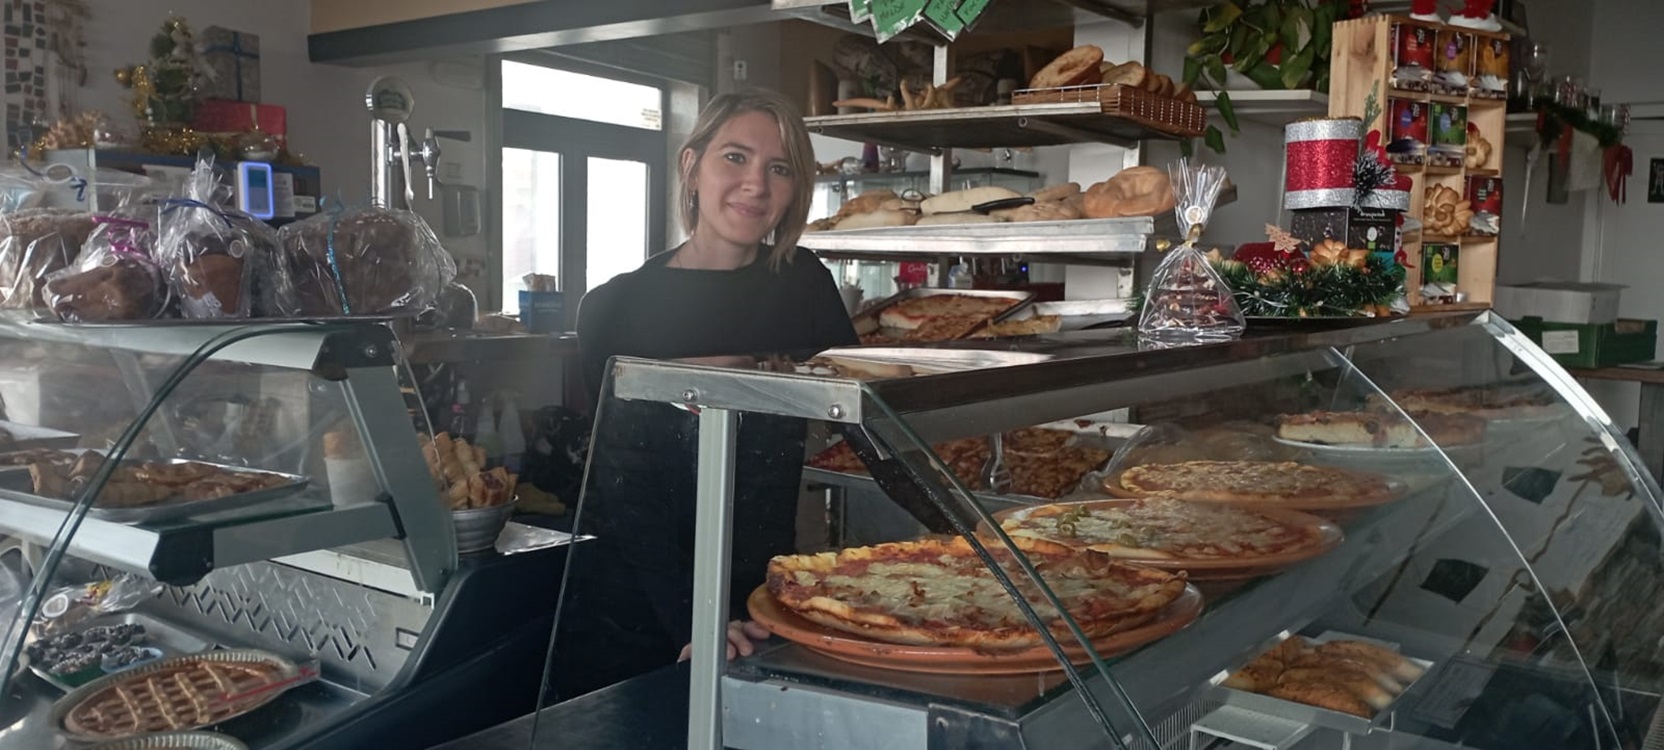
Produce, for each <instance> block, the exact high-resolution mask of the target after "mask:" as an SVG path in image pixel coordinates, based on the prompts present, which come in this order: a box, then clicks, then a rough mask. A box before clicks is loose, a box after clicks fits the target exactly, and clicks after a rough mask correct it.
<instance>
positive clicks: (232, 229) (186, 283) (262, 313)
mask: <svg viewBox="0 0 1664 750" xmlns="http://www.w3.org/2000/svg"><path fill="white" fill-rule="evenodd" d="M278 253H279V246H278V242H277V233H276V232H274V231H273V230H272V229H271V227H269V226H267V225H266V224H265V223H264V222H262V221H260V220H258V219H255V218H253V217H251V216H248V215H247V214H243V213H239V212H235V211H232V212H220V211H217V210H213V209H209V208H206V207H203V206H176V207H173V208H171V209H170V210H168V211H165V212H164V213H163V214H162V217H161V238H160V240H159V241H158V244H157V249H156V256H157V258H158V259H160V261H161V264H162V270H163V272H164V273H165V274H166V275H167V277H168V281H169V284H170V285H171V288H172V290H173V294H174V296H175V298H177V299H178V300H179V311H180V314H181V315H183V316H184V317H186V318H193V319H212V318H248V317H288V316H290V315H292V314H293V313H294V310H293V308H294V303H293V301H292V300H293V298H294V292H293V290H292V289H291V288H290V287H291V282H290V280H289V274H288V271H287V269H285V268H282V267H280V266H279V265H278V264H277V262H276V256H277V254H278Z"/></svg>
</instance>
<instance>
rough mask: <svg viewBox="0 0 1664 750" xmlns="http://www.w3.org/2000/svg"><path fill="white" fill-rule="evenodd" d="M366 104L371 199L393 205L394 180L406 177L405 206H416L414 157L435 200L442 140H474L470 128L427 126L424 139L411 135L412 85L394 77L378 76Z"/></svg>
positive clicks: (430, 196) (389, 205)
mask: <svg viewBox="0 0 1664 750" xmlns="http://www.w3.org/2000/svg"><path fill="white" fill-rule="evenodd" d="M365 104H366V105H367V106H368V107H369V110H370V117H371V122H370V126H371V137H370V150H371V151H372V152H373V153H372V156H371V159H370V165H371V174H370V199H371V200H372V201H374V202H375V204H376V205H378V206H387V207H390V208H391V207H393V194H394V189H395V188H394V182H395V181H397V180H399V179H400V178H401V177H402V178H403V188H404V203H405V205H404V207H405V208H408V209H414V208H415V206H414V205H413V204H414V203H415V202H416V191H415V185H414V184H413V182H412V171H413V170H412V164H411V158H412V157H415V158H418V159H421V160H422V169H423V172H425V173H426V175H427V181H428V199H429V200H432V199H433V197H434V193H435V187H436V186H438V185H440V184H441V181H440V179H439V157H440V154H441V151H440V148H439V139H441V138H445V139H449V140H453V141H470V140H473V135H472V134H471V133H469V132H468V131H466V130H434V129H433V128H426V129H425V130H424V132H423V134H422V140H421V141H417V140H416V139H415V138H412V137H411V135H410V124H409V121H410V113H411V110H412V109H414V108H415V105H416V101H415V97H414V96H413V95H412V93H411V91H410V86H409V85H407V84H406V83H405V82H404V81H402V80H399V79H398V78H394V77H391V76H383V77H381V78H377V79H376V80H375V82H374V83H371V84H370V90H369V92H368V93H367V94H365Z"/></svg>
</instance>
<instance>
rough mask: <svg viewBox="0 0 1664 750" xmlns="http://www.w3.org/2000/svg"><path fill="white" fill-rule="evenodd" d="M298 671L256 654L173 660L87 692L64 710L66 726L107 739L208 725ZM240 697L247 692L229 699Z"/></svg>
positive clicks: (257, 701) (271, 693)
mask: <svg viewBox="0 0 1664 750" xmlns="http://www.w3.org/2000/svg"><path fill="white" fill-rule="evenodd" d="M292 675H293V672H292V670H290V669H288V668H286V667H285V666H284V665H282V664H279V663H276V662H272V661H265V660H258V659H255V658H253V657H250V658H247V659H244V660H230V659H207V658H201V657H179V658H176V659H170V660H167V661H163V662H159V663H157V664H155V665H153V666H150V667H141V668H140V669H138V670H134V671H133V672H127V673H123V675H122V676H121V677H119V678H114V682H112V683H111V684H109V685H108V686H106V687H104V688H103V689H101V690H97V691H95V692H93V693H91V694H90V695H87V696H86V697H85V698H83V699H82V700H81V701H80V702H79V703H77V704H76V705H75V706H74V707H72V708H70V709H69V711H68V712H67V713H66V714H65V715H64V718H63V729H64V730H65V731H66V732H68V733H69V734H70V735H72V736H74V737H77V738H85V739H98V740H103V739H119V738H124V737H133V736H138V735H143V734H152V733H156V732H166V731H177V730H185V729H196V728H199V727H205V726H209V725H212V724H217V723H219V722H221V721H224V720H226V719H229V718H231V717H233V716H237V715H239V714H242V713H245V712H247V711H249V710H251V709H253V708H256V707H258V706H260V705H262V704H264V703H266V702H267V701H270V700H272V699H273V698H276V697H277V696H278V694H279V693H281V691H280V690H276V689H274V690H267V691H260V692H255V691H256V690H257V689H258V688H261V687H265V686H268V685H271V684H273V683H276V682H279V681H282V680H284V679H286V678H288V677H290V676H292ZM251 692H252V693H253V694H252V695H247V694H249V693H251ZM237 696H246V697H242V698H238V699H236V700H230V701H227V700H225V699H227V698H236V697H237Z"/></svg>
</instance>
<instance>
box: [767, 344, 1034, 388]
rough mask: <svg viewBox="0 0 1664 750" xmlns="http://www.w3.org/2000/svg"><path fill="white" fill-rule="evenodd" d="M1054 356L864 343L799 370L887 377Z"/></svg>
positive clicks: (1011, 364) (826, 353) (818, 357)
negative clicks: (868, 344) (866, 344)
mask: <svg viewBox="0 0 1664 750" xmlns="http://www.w3.org/2000/svg"><path fill="white" fill-rule="evenodd" d="M1050 359H1052V355H1050V354H1043V353H1039V352H1012V351H997V350H992V349H938V348H922V347H886V346H863V347H848V348H837V349H828V350H826V351H824V352H821V353H820V354H818V355H816V356H815V357H814V358H813V359H810V360H808V361H806V362H802V363H799V364H798V366H797V372H799V373H801V374H804V375H823V376H834V377H851V378H855V379H857V380H887V379H890V378H910V377H915V376H920V375H940V374H942V373H948V372H970V371H972V370H986V369H990V368H994V367H1015V366H1017V365H1032V364H1035V363H1038V362H1045V361H1047V360H1050Z"/></svg>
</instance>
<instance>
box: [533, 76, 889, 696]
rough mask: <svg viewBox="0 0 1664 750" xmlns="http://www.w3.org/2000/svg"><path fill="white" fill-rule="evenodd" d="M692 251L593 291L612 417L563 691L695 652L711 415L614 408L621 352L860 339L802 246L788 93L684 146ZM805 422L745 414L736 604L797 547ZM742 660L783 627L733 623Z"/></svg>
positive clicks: (709, 353) (561, 646)
mask: <svg viewBox="0 0 1664 750" xmlns="http://www.w3.org/2000/svg"><path fill="white" fill-rule="evenodd" d="M680 167H681V197H680V201H679V203H680V204H681V206H680V208H681V216H682V224H683V226H684V228H685V229H686V230H687V232H688V234H689V237H688V240H687V242H685V243H683V244H682V245H681V246H679V247H676V248H674V249H672V250H671V251H669V252H666V253H661V254H659V255H656V256H654V257H652V258H649V259H648V260H647V262H646V263H645V264H644V265H643V266H642V267H641V268H640V269H638V270H636V271H633V272H631V273H627V274H624V275H622V276H619V277H617V278H614V279H613V280H612V281H609V282H607V283H606V284H604V285H602V286H601V287H599V288H597V289H595V290H594V291H592V292H590V293H589V295H588V296H586V297H585V298H584V300H583V304H582V305H581V307H580V308H579V315H578V341H579V345H580V347H581V349H582V357H583V368H584V377H585V379H586V381H587V385H588V387H589V389H590V393H591V395H593V396H595V397H596V403H597V404H598V412H597V419H596V427H595V436H594V438H593V446H592V448H591V462H590V468H589V474H588V476H587V478H586V494H585V497H584V501H583V502H584V507H583V511H582V514H583V519H582V520H583V531H584V532H585V533H589V534H594V535H595V536H596V540H595V541H592V542H588V543H585V544H582V545H579V546H578V547H577V548H575V550H574V552H573V557H572V562H571V565H572V571H571V573H570V575H569V577H568V580H569V582H570V583H569V584H568V585H569V587H570V593H569V594H568V599H567V601H566V602H565V606H564V607H563V608H562V609H563V611H562V614H561V617H562V621H563V622H562V624H561V632H560V634H559V635H558V636H557V638H556V644H555V649H556V652H557V655H558V662H557V664H556V673H555V676H554V679H555V685H556V688H557V692H558V693H559V694H560V698H562V699H566V698H571V697H573V696H575V695H578V694H581V693H583V692H587V691H589V690H592V689H595V688H598V687H602V686H605V685H608V684H612V683H614V682H617V681H620V680H624V679H628V678H630V677H633V676H635V675H638V674H641V673H643V672H646V671H649V670H652V669H655V668H657V667H660V666H664V665H668V664H671V663H673V662H674V661H676V660H678V659H679V658H681V659H685V658H687V657H688V655H689V653H690V651H689V642H690V640H691V635H692V627H693V626H692V607H693V564H694V560H693V538H694V520H693V519H694V506H695V497H694V477H695V470H696V468H695V467H696V455H695V450H694V446H695V444H696V439H697V425H696V417H694V416H693V415H692V414H690V413H689V412H687V411H686V410H682V409H678V408H675V407H672V406H669V405H666V404H654V403H644V402H634V401H619V400H615V399H609V398H604V397H603V396H604V393H603V388H610V386H607V385H604V384H606V383H607V380H606V377H605V375H606V372H607V366H608V365H607V363H608V360H609V359H610V358H612V357H614V356H629V357H647V358H652V359H677V360H684V361H693V362H700V363H707V364H722V365H731V364H748V363H750V362H751V361H752V360H751V356H752V355H763V354H772V353H797V352H809V353H812V352H815V351H819V350H822V349H826V348H828V347H833V346H841V345H848V344H854V343H856V341H857V339H856V336H855V330H854V328H853V327H852V326H851V325H850V322H849V316H848V315H847V314H846V312H845V310H844V306H843V301H842V299H841V298H840V297H839V294H838V289H837V285H836V284H835V283H834V282H833V280H832V275H831V274H830V273H829V272H828V271H827V270H826V268H825V267H824V266H822V265H821V263H820V261H819V260H818V259H817V258H815V256H814V254H813V253H810V252H809V251H807V250H803V249H800V248H798V247H797V239H798V237H800V236H801V235H802V233H803V229H804V226H805V225H806V224H807V222H808V213H809V201H810V190H811V189H812V186H813V182H814V175H815V162H814V153H813V150H812V149H811V147H810V145H809V135H808V132H807V130H805V128H804V126H803V120H802V118H801V116H799V115H798V113H797V111H796V108H795V107H793V106H792V105H791V104H790V103H789V102H788V101H786V100H785V99H784V98H783V97H781V96H780V95H779V94H776V93H773V92H765V91H747V92H742V93H738V94H725V95H722V96H719V97H717V98H716V99H715V100H713V101H712V102H711V103H710V104H709V106H707V107H706V109H705V111H704V112H703V113H702V114H701V115H700V118H699V122H698V123H697V124H696V125H695V127H694V130H693V133H692V134H691V135H690V136H689V137H688V140H687V143H686V144H685V145H684V146H683V148H682V150H681V162H680ZM804 432H805V425H804V422H803V420H798V419H786V418H782V417H771V416H766V415H759V414H743V415H741V419H740V429H739V436H738V448H739V457H738V465H737V467H736V472H735V474H736V476H737V477H738V481H737V486H736V489H735V498H734V533H733V540H734V541H733V578H732V581H731V588H730V592H731V593H730V599H731V603H732V604H733V605H735V606H734V611H735V612H736V613H743V612H744V601H745V597H746V596H747V595H748V594H749V593H750V592H751V590H753V589H755V588H756V587H757V586H758V585H760V584H761V583H762V581H763V575H764V570H765V568H766V566H767V563H768V559H769V558H770V557H772V556H774V555H778V554H787V553H790V552H792V551H793V541H794V536H795V532H794V528H795V520H796V506H797V498H798V483H799V481H800V479H801V475H802V465H803V453H804V448H803V441H804ZM728 635H729V648H728V654H729V658H733V657H734V656H735V655H747V654H750V653H751V651H752V649H753V648H754V646H753V644H752V640H753V639H761V638H763V637H766V633H765V632H764V631H762V630H761V629H760V628H758V627H757V626H756V625H755V624H752V623H742V622H740V621H738V620H736V621H735V622H732V623H730V626H729V633H728Z"/></svg>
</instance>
